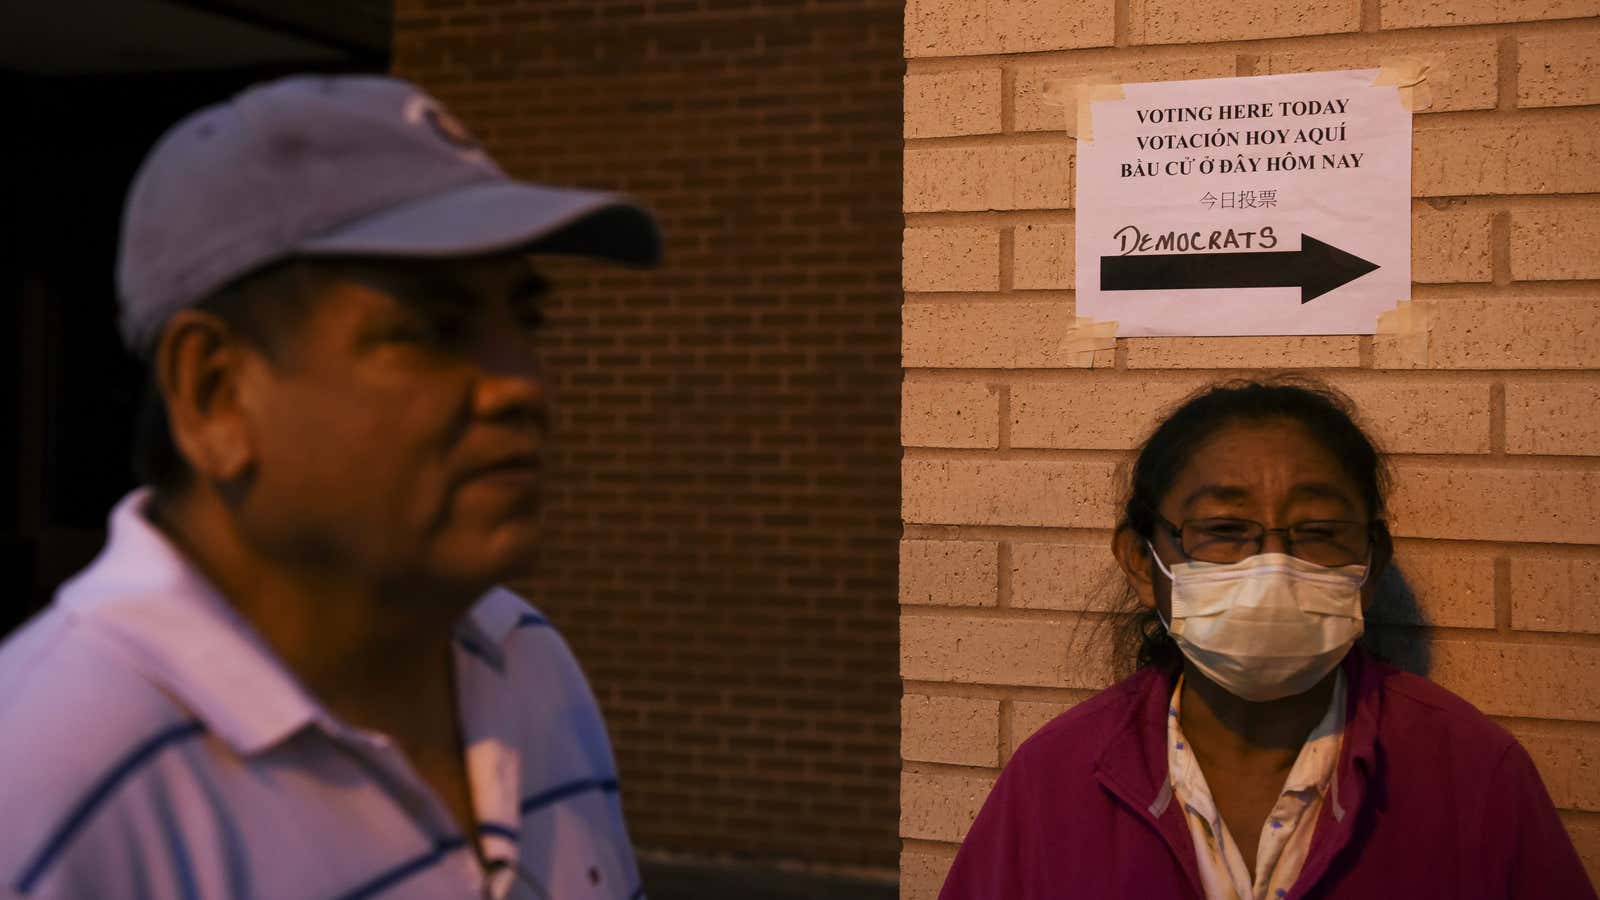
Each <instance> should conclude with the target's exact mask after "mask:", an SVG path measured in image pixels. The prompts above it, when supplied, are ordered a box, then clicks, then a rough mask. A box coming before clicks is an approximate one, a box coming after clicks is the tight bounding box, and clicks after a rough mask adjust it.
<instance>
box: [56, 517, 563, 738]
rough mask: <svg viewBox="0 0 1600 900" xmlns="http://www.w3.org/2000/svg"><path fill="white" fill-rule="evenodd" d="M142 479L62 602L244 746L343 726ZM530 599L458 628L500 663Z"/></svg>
mask: <svg viewBox="0 0 1600 900" xmlns="http://www.w3.org/2000/svg"><path fill="white" fill-rule="evenodd" d="M151 496H152V492H151V491H150V489H149V488H140V489H138V490H135V491H133V492H132V493H130V494H128V495H127V496H126V497H124V498H123V499H122V500H121V501H120V502H119V503H118V504H117V505H116V507H115V508H113V509H112V511H111V516H110V523H109V533H108V536H107V540H106V546H105V548H104V549H103V550H102V551H101V552H100V555H99V556H98V557H96V558H95V560H94V562H92V563H91V564H90V565H89V567H88V568H87V569H85V570H84V571H83V572H81V573H79V574H78V575H76V576H74V577H73V578H72V579H71V580H69V581H68V582H67V583H66V584H64V585H63V586H62V587H61V589H60V591H59V592H58V593H57V596H56V601H55V602H56V604H57V605H58V606H61V607H62V608H63V609H64V610H65V611H66V612H67V613H68V614H69V615H71V616H73V617H75V618H76V619H78V620H79V621H81V622H83V623H84V624H85V625H87V626H88V627H91V628H94V629H96V630H97V631H99V632H100V633H102V634H104V635H106V636H107V637H109V638H110V639H111V640H113V641H114V642H116V644H117V645H118V646H119V647H120V648H121V649H122V650H124V651H125V652H127V654H128V656H129V658H130V660H131V661H132V662H133V664H134V665H135V666H136V667H137V668H138V669H139V671H140V672H141V673H142V674H143V675H144V676H145V677H147V678H149V679H150V680H151V681H152V682H153V683H155V684H156V685H158V686H159V687H161V688H162V689H163V690H165V691H167V692H169V693H170V694H172V695H173V696H174V697H176V698H177V699H178V701H179V702H181V703H182V704H183V705H184V706H186V707H188V708H189V709H190V710H191V711H192V712H194V714H195V715H197V716H198V717H199V718H200V719H201V721H203V722H204V723H205V725H206V727H207V728H208V729H209V730H211V731H212V732H213V733H215V734H217V735H218V736H219V737H221V738H222V739H223V740H224V741H226V742H227V743H228V744H229V745H230V746H231V747H233V749H234V750H235V751H237V752H238V753H240V754H241V755H245V756H248V755H252V754H255V753H258V752H260V751H262V750H265V749H267V748H269V747H272V746H274V745H276V744H277V743H279V742H280V741H282V740H283V739H284V738H287V737H288V736H289V735H291V734H293V733H294V732H296V731H298V730H300V729H301V728H303V727H305V726H306V725H308V724H312V723H317V724H321V725H323V726H325V727H327V728H328V729H329V730H330V731H333V732H340V731H343V730H344V729H343V726H341V725H340V724H339V723H338V722H337V721H336V720H335V719H334V718H333V716H332V715H331V714H330V713H329V712H328V711H327V710H326V709H325V708H324V707H323V706H322V705H321V704H320V703H318V702H317V700H316V699H315V698H314V697H312V696H311V694H310V693H309V692H308V691H306V689H305V688H304V687H303V686H302V685H301V684H300V683H299V681H298V680H297V679H296V678H295V677H294V675H293V674H292V673H291V672H290V671H289V669H288V667H287V666H285V665H284V664H283V663H282V662H281V661H280V660H279V659H278V658H277V656H276V655H275V654H274V653H273V652H272V651H271V649H270V648H269V647H268V646H267V644H266V642H265V641H264V640H262V638H261V637H260V636H259V635H257V634H256V632H255V630H254V629H252V628H251V627H250V625H249V623H248V622H246V621H245V619H244V618H243V617H242V616H240V615H239V614H238V612H236V611H235V610H234V609H233V607H232V605H231V604H229V603H228V601H227V600H226V598H224V597H223V596H222V594H221V592H220V591H219V590H218V589H217V587H216V586H215V585H213V584H212V583H211V582H210V581H209V580H208V579H207V578H206V577H205V576H204V575H203V574H202V573H201V572H200V570H199V569H197V568H196V567H195V566H194V564H193V563H191V562H190V561H189V560H188V559H186V558H185V557H184V556H183V554H182V552H181V551H180V550H179V549H178V548H177V547H176V546H174V545H173V544H172V542H171V541H170V540H168V539H167V537H166V535H164V534H162V533H161V531H160V530H159V529H158V528H156V527H155V525H154V524H153V523H151V522H150V520H149V519H147V518H146V517H145V515H144V510H145V508H146V507H147V505H148V504H149V502H150V499H151ZM529 617H533V618H537V614H536V613H535V612H534V610H533V609H532V607H530V606H528V604H526V603H525V602H523V601H522V599H521V598H520V597H518V596H517V595H516V594H514V593H512V592H511V591H508V590H505V589H503V588H496V589H494V590H491V591H490V592H489V593H488V594H486V595H485V596H484V597H483V598H482V599H480V600H479V601H478V603H477V604H476V605H474V607H473V608H472V610H471V612H470V613H469V614H468V615H467V616H464V617H463V618H462V620H461V623H460V624H459V625H458V627H457V635H456V636H457V638H458V640H459V641H460V642H461V643H462V645H463V646H464V647H466V649H468V650H469V652H472V653H474V654H475V655H477V656H479V657H480V658H482V659H484V660H485V661H486V662H488V663H489V664H490V665H491V666H492V667H493V668H495V669H496V670H499V669H501V668H502V666H503V661H504V651H503V647H502V645H503V644H504V643H505V640H506V638H507V637H508V636H509V635H510V634H511V632H512V631H513V630H514V629H516V628H517V627H518V626H519V625H521V624H522V623H524V622H525V621H527V620H528V618H529Z"/></svg>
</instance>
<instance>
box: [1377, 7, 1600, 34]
mask: <svg viewBox="0 0 1600 900" xmlns="http://www.w3.org/2000/svg"><path fill="white" fill-rule="evenodd" d="M1597 14H1600V2H1597V0H1383V5H1382V6H1381V7H1380V8H1379V12H1378V17H1379V21H1380V22H1382V24H1383V27H1384V28H1431V27H1435V26H1451V25H1481V24H1484V23H1486V22H1533V21H1537V20H1540V19H1575V18H1578V17H1580V16H1593V15H1597Z"/></svg>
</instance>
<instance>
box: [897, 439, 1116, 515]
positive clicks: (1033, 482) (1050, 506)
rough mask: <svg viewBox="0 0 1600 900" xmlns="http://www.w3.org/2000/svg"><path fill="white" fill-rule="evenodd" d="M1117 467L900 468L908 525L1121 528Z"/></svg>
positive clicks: (976, 464)
mask: <svg viewBox="0 0 1600 900" xmlns="http://www.w3.org/2000/svg"><path fill="white" fill-rule="evenodd" d="M1115 468H1116V467H1115V464H1114V463H1107V462H1053V461H1042V460H982V461H978V460H954V459H924V458H919V457H916V456H912V455H909V454H908V455H907V457H906V459H905V461H904V462H903V463H902V465H901V473H902V474H901V485H902V487H901V494H902V502H901V506H902V513H903V516H904V518H905V520H906V521H907V522H914V523H918V524H930V525H933V524H938V525H1041V526H1053V527H1059V528H1110V527H1112V526H1113V525H1114V524H1116V519H1115V513H1116V510H1115V508H1114V502H1113V501H1112V499H1111V498H1112V497H1113V496H1114V495H1115V473H1114V469H1115Z"/></svg>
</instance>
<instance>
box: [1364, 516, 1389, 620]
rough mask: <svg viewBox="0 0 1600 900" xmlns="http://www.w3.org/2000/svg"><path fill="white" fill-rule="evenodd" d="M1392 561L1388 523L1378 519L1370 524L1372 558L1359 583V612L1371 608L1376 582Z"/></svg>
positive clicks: (1381, 578) (1376, 594)
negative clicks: (1365, 578) (1363, 580)
mask: <svg viewBox="0 0 1600 900" xmlns="http://www.w3.org/2000/svg"><path fill="white" fill-rule="evenodd" d="M1393 561H1394V538H1393V537H1392V536H1391V535H1390V534H1389V523H1387V522H1385V521H1383V520H1381V519H1380V520H1378V521H1377V522H1374V523H1373V524H1372V560H1371V562H1369V563H1367V580H1366V582H1365V583H1364V584H1362V585H1361V612H1362V613H1363V614H1365V613H1367V612H1369V611H1370V610H1371V609H1372V604H1373V602H1374V601H1375V600H1376V599H1377V597H1378V584H1379V583H1380V582H1381V581H1383V575H1384V572H1386V571H1387V570H1388V568H1389V563H1391V562H1393Z"/></svg>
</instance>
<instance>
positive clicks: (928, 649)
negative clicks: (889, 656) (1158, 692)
mask: <svg viewBox="0 0 1600 900" xmlns="http://www.w3.org/2000/svg"><path fill="white" fill-rule="evenodd" d="M1093 627H1094V622H1093V620H1081V621H1079V620H1071V619H1066V620H1058V619H1042V618H1039V617H1037V616H1028V617H1026V618H1011V619H971V618H948V617H942V616H923V615H916V616H901V617H900V677H902V678H905V679H908V680H912V681H950V682H955V683H957V684H997V685H1018V686H1026V687H1054V688H1080V689H1096V688H1102V687H1105V686H1106V685H1108V684H1110V683H1111V666H1110V656H1109V654H1103V653H1081V652H1080V653H1074V652H1072V651H1073V650H1074V648H1080V647H1082V646H1084V637H1085V636H1086V635H1088V634H1090V633H1091V632H1090V629H1092V628H1093Z"/></svg>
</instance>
